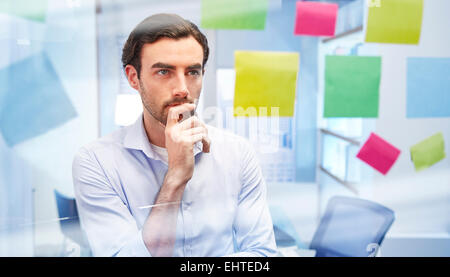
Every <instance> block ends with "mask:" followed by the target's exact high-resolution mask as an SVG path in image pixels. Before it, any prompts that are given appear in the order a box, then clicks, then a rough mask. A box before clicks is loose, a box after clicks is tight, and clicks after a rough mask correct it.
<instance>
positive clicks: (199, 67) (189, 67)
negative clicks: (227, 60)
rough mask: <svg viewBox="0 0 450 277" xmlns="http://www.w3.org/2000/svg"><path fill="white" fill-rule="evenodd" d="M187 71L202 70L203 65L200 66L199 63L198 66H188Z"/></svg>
mask: <svg viewBox="0 0 450 277" xmlns="http://www.w3.org/2000/svg"><path fill="white" fill-rule="evenodd" d="M187 69H188V70H191V69H202V65H201V64H199V63H196V64H193V65H190V66H188V67H187Z"/></svg>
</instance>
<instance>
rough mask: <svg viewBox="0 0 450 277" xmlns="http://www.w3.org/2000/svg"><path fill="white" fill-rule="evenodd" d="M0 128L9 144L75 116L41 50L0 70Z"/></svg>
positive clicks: (38, 133) (44, 130) (28, 137)
mask: <svg viewBox="0 0 450 277" xmlns="http://www.w3.org/2000/svg"><path fill="white" fill-rule="evenodd" d="M0 80H7V81H5V82H1V83H0V99H1V100H0V131H1V133H2V135H3V138H4V140H5V142H6V143H7V144H8V145H9V146H13V145H15V144H18V143H20V142H23V141H25V140H27V139H30V138H33V137H36V136H39V135H41V134H44V133H45V132H47V131H49V130H51V129H53V128H55V127H58V126H60V125H62V124H63V123H65V122H67V121H68V120H70V119H72V118H74V117H75V116H77V112H76V111H75V108H74V107H73V105H72V103H71V101H70V99H69V98H68V96H67V95H66V92H65V90H64V87H63V85H62V83H61V81H60V79H59V77H58V74H57V73H56V71H55V69H54V68H53V66H52V64H51V61H50V60H49V58H48V57H47V55H46V54H45V53H44V52H40V53H38V54H36V55H34V56H31V57H29V58H26V59H24V60H21V61H19V62H17V63H14V64H12V65H10V66H8V67H6V68H3V69H1V70H0Z"/></svg>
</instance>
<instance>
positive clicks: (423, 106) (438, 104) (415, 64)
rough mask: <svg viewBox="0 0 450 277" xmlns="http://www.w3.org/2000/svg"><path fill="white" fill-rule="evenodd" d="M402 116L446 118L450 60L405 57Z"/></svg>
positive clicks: (449, 112)
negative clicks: (404, 90) (404, 89)
mask: <svg viewBox="0 0 450 277" xmlns="http://www.w3.org/2000/svg"><path fill="white" fill-rule="evenodd" d="M407 70H408V73H407V101H406V103H407V104H406V105H407V106H406V116H407V117H408V118H418V117H450V74H449V72H450V58H408V68H407Z"/></svg>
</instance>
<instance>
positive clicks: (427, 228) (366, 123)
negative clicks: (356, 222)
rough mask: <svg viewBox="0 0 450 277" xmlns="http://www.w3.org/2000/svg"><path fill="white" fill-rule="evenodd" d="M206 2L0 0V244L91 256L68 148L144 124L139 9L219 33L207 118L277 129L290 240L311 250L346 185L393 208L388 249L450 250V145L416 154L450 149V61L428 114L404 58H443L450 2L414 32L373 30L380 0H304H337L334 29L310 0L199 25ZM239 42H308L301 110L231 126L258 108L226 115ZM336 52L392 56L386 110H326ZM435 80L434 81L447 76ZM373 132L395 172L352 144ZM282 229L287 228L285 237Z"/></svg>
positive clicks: (283, 0)
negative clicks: (129, 69)
mask: <svg viewBox="0 0 450 277" xmlns="http://www.w3.org/2000/svg"><path fill="white" fill-rule="evenodd" d="M385 1H387V0H385ZM205 2H211V1H206V0H203V1H202V0H189V1H183V0H166V1H157V0H126V1H125V0H96V1H94V0H15V1H9V0H2V3H1V4H0V51H1V53H2V54H1V55H0V130H1V135H0V256H89V255H90V251H89V246H88V245H86V243H85V240H84V238H83V236H82V234H81V235H80V234H79V233H78V232H74V231H73V229H76V228H79V227H77V226H78V225H77V224H78V223H77V214H76V206H74V204H73V202H71V201H72V200H73V199H72V198H73V197H74V194H73V185H72V159H73V157H74V155H75V153H76V152H77V151H78V149H79V148H80V147H81V146H83V145H85V144H87V143H89V142H91V141H93V140H95V139H96V138H98V137H100V136H104V135H106V134H109V133H111V132H113V131H115V130H117V129H119V128H122V127H123V126H126V125H129V124H131V123H133V122H134V121H135V119H136V118H137V115H138V114H139V113H140V112H141V111H142V107H141V105H140V102H139V96H138V94H137V93H136V91H134V90H133V89H132V88H131V87H130V86H129V85H128V82H127V80H126V77H125V75H124V73H123V70H122V65H121V61H120V59H121V53H122V47H123V44H124V42H125V40H126V39H127V37H128V34H129V33H130V32H131V30H132V29H133V28H134V27H135V26H136V25H137V24H138V23H139V22H140V21H142V20H143V19H144V18H146V17H147V16H149V15H152V14H155V13H161V12H164V13H176V14H178V15H180V16H182V17H184V18H186V19H188V20H190V21H192V22H194V23H196V24H197V25H198V26H199V27H200V29H201V30H202V31H203V32H204V33H205V35H206V36H207V38H208V41H209V47H210V49H211V52H210V53H211V54H210V58H209V60H208V63H207V65H206V73H205V76H204V85H203V92H202V96H201V99H200V106H199V108H198V112H199V115H200V117H201V118H203V120H204V121H205V122H206V123H208V124H211V125H215V126H218V127H221V128H225V129H228V130H230V131H231V132H236V133H238V134H239V135H242V136H245V137H247V138H249V139H250V140H252V142H253V145H255V147H256V149H257V150H258V149H259V150H260V149H264V147H265V146H267V144H270V141H273V138H276V139H277V141H279V144H277V147H276V150H275V151H258V158H259V162H260V164H261V167H262V170H263V174H264V176H265V178H266V182H267V186H268V201H269V206H270V210H271V213H272V217H273V221H274V225H276V226H277V230H278V231H279V230H282V234H284V235H286V237H287V238H288V240H291V244H293V245H296V246H297V247H299V248H308V245H309V244H310V242H311V240H312V239H313V236H314V235H315V232H316V230H317V228H318V226H319V223H320V220H321V218H322V216H323V215H324V213H325V211H326V207H327V204H328V203H329V200H330V199H331V198H333V197H334V196H349V197H357V198H361V199H366V200H370V201H373V202H376V203H379V204H381V205H383V206H386V207H388V208H390V209H391V210H393V211H394V212H395V221H394V222H393V224H392V226H391V227H390V229H389V230H388V232H387V233H386V236H385V239H384V242H383V244H382V246H381V248H380V253H381V255H382V256H450V235H449V233H450V159H449V158H448V157H447V156H444V157H443V158H440V159H439V161H436V162H434V163H432V164H431V163H430V164H429V165H428V166H427V167H426V168H425V169H423V170H417V167H415V164H414V163H413V161H412V155H411V147H412V146H413V145H416V144H417V143H419V142H421V141H423V140H425V139H427V138H429V137H431V136H432V135H434V134H436V133H440V134H442V137H443V140H444V141H443V143H444V145H445V146H444V147H445V148H444V151H445V153H448V151H449V148H448V145H450V114H449V113H450V112H449V111H450V85H449V83H450V79H449V77H448V76H450V75H449V72H450V71H447V72H446V75H445V74H444V75H445V76H447V77H445V76H443V77H442V78H441V79H438V81H434V84H436V86H437V87H438V88H440V89H443V91H444V94H442V95H441V98H439V97H436V99H438V100H437V102H440V105H441V106H440V108H439V109H440V110H442V113H440V114H439V113H433V111H436V110H437V108H436V109H433V108H431V109H430V112H428V113H425V114H421V115H415V114H414V113H413V112H411V109H413V107H412V106H410V105H413V104H410V103H409V101H410V100H409V93H410V92H411V91H412V90H413V89H414V88H416V87H417V86H420V84H418V83H417V81H416V82H414V81H413V80H411V79H410V77H411V76H410V73H411V72H410V71H408V70H411V69H414V68H416V67H415V66H414V64H413V62H414V61H415V60H411V58H412V57H421V58H439V59H444V62H445V61H447V63H446V64H447V65H448V58H450V36H449V32H448V28H449V26H450V18H449V17H448V13H447V11H449V10H450V2H449V1H447V0H424V1H423V10H422V11H421V16H422V17H421V18H416V21H418V22H420V24H421V26H420V39H419V41H417V42H415V43H414V42H413V43H411V42H408V43H395V42H394V43H386V42H382V41H380V42H373V41H370V40H369V37H368V26H370V24H368V11H369V9H371V8H373V6H376V5H379V4H381V5H383V2H384V1H364V0H340V1H331V0H329V1H308V2H323V3H328V4H336V5H337V7H338V11H337V18H336V20H335V29H334V32H333V34H332V35H320V34H316V35H311V34H301V33H300V34H299V33H298V32H296V31H295V30H294V29H295V27H294V26H296V24H297V23H298V22H297V21H298V14H296V11H297V7H298V6H297V5H298V4H297V3H298V2H305V1H298V0H297V1H296V0H267V1H264V0H261V2H260V3H265V4H264V22H263V23H264V24H263V26H262V27H258V26H256V27H251V26H250V27H248V28H246V27H242V28H239V27H235V28H226V27H220V26H218V27H210V26H207V24H206V23H202V20H203V19H202V16H203V15H202V14H203V13H204V12H205V11H204V10H202V7H203V9H205V6H202V5H206V4H205ZM231 2H233V1H231ZM234 2H236V1H234ZM250 2H251V1H250ZM253 2H255V1H253ZM403 2H405V1H403ZM406 2H408V1H406ZM416 2H417V1H416ZM381 8H382V7H380V9H381ZM250 25H251V24H250ZM405 32H406V31H405ZM242 50H245V51H274V52H289V53H298V54H299V64H298V72H297V79H296V80H295V87H296V89H295V96H294V98H293V99H292V101H291V102H292V103H293V107H294V112H293V114H292V115H288V116H282V117H279V118H277V120H276V124H277V125H276V126H277V128H276V129H275V130H274V129H273V128H270V127H269V126H266V125H264V124H263V125H264V126H263V127H260V128H259V129H258V132H259V133H260V134H259V135H257V136H252V133H251V131H248V129H245V128H244V129H242V128H237V127H236V126H239V124H244V125H245V124H251V121H252V120H253V118H251V117H234V116H233V115H232V113H231V116H229V115H230V112H229V111H230V109H231V111H232V109H233V103H234V101H235V99H234V98H235V96H236V95H237V94H235V93H236V92H235V88H236V86H235V80H236V78H237V75H236V68H235V51H242ZM329 56H346V57H347V56H351V57H380V58H381V65H380V68H379V75H381V78H379V88H378V87H377V92H378V97H379V98H378V99H377V100H378V102H377V104H376V106H377V111H376V115H374V116H358V115H350V116H333V115H331V116H330V115H327V112H326V109H327V107H326V106H325V105H324V103H325V102H326V98H327V94H326V91H327V86H330V84H331V83H330V82H328V81H327V80H329V79H328V78H327V74H331V73H328V69H327V68H328V61H327V57H329ZM445 58H446V59H447V60H445ZM330 62H331V61H330ZM274 64H276V61H274ZM444 64H445V63H444ZM274 67H276V65H274ZM443 68H447V69H450V67H448V66H447V67H445V66H444V67H443ZM411 74H412V73H411ZM330 76H331V75H330ZM330 78H331V77H330ZM355 78H357V77H355ZM411 78H413V77H411ZM424 82H425V81H424ZM428 88H429V89H430V91H425V93H430V94H431V93H432V90H433V89H436V88H435V87H428ZM280 93H282V92H280ZM411 93H412V92H411ZM445 93H446V94H445ZM439 99H440V100H439ZM416 102H417V101H416ZM418 103H419V105H420V101H418ZM416 104H417V103H416ZM218 114H220V115H221V116H218ZM259 119H260V120H261V119H262V117H259ZM269 121H270V120H269ZM245 126H247V125H245ZM260 126H261V125H260ZM371 133H376V134H377V135H379V136H380V137H382V138H383V139H385V140H386V141H388V142H389V143H390V144H392V145H394V146H395V147H396V148H397V149H398V150H400V155H399V156H398V159H396V160H395V163H393V165H392V167H391V168H390V170H389V171H388V172H387V174H383V173H380V172H379V171H377V170H375V169H374V168H373V167H372V166H370V165H368V164H367V163H365V162H363V161H362V160H361V159H359V158H357V154H358V152H359V151H360V150H361V148H362V147H363V145H364V144H365V142H367V141H368V138H369V136H370V135H371ZM361 224H362V223H361ZM73 226H75V227H73ZM352 228H353V227H352ZM286 237H283V238H286ZM283 238H282V237H281V235H280V233H277V242H278V244H279V246H281V245H282V244H283V243H284V242H285V240H283ZM288 244H289V243H288Z"/></svg>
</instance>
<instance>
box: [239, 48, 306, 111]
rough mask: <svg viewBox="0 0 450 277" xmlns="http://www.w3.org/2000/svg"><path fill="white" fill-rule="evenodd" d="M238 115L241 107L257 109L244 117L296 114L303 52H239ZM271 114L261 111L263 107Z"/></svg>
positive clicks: (243, 108)
mask: <svg viewBox="0 0 450 277" xmlns="http://www.w3.org/2000/svg"><path fill="white" fill-rule="evenodd" d="M234 59H235V70H236V81H235V89H234V115H235V116H241V115H242V114H240V113H239V112H238V109H240V108H242V110H243V111H245V110H254V111H255V114H247V113H246V114H244V116H265V115H267V116H272V108H279V110H278V113H279V114H278V115H279V116H293V115H294V104H295V90H296V85H297V74H298V67H299V60H300V57H299V54H298V53H292V52H266V51H236V52H235V53H234ZM264 109H265V110H266V111H267V114H261V113H260V112H261V111H262V110H264Z"/></svg>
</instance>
